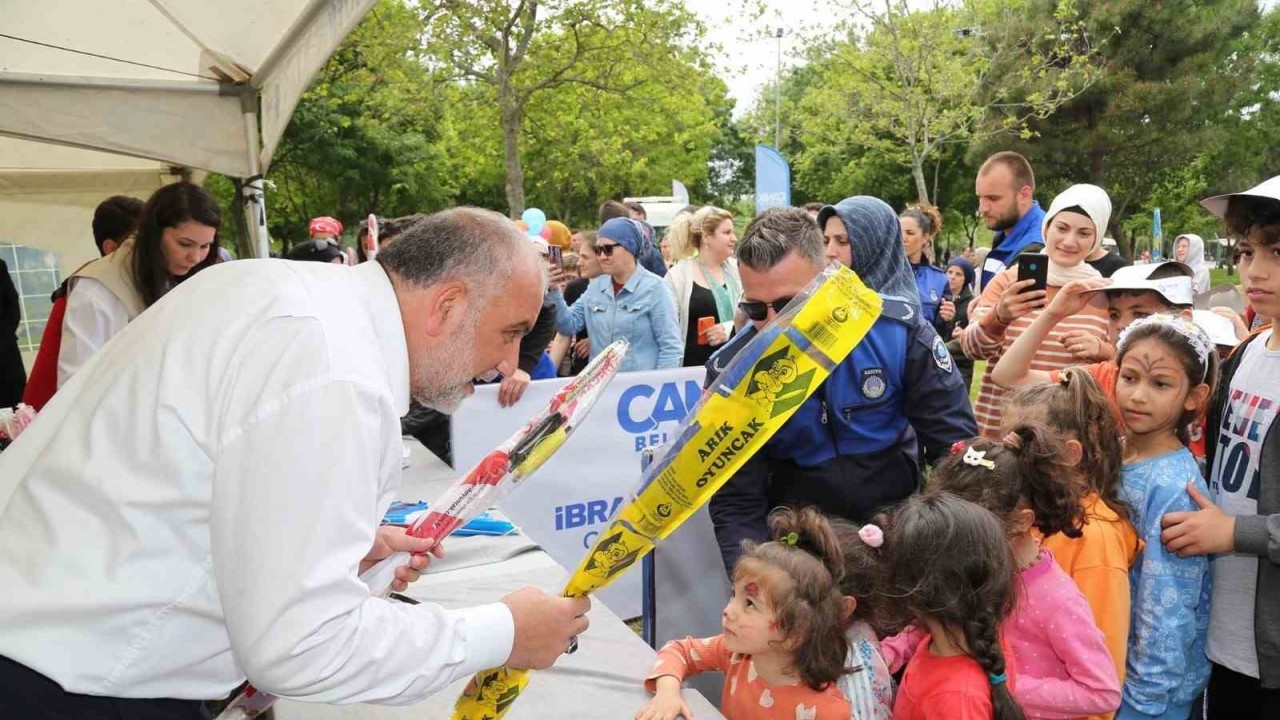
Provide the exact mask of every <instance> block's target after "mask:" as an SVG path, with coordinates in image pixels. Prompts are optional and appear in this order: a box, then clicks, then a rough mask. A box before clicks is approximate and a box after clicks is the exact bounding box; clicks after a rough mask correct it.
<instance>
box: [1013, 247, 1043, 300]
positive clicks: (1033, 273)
mask: <svg viewBox="0 0 1280 720" xmlns="http://www.w3.org/2000/svg"><path fill="white" fill-rule="evenodd" d="M1023 280H1035V284H1034V285H1032V286H1031V287H1029V288H1026V289H1025V290H1023V292H1030V291H1032V290H1044V289H1045V288H1047V287H1048V286H1049V256H1048V255H1045V254H1044V253H1023V254H1021V255H1019V256H1018V282H1022V281H1023Z"/></svg>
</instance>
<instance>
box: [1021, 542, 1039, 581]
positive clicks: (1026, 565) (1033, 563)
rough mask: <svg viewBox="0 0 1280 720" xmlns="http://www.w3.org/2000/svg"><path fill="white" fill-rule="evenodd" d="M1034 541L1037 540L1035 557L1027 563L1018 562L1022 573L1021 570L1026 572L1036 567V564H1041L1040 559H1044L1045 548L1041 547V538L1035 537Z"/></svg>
mask: <svg viewBox="0 0 1280 720" xmlns="http://www.w3.org/2000/svg"><path fill="white" fill-rule="evenodd" d="M1033 542H1035V544H1036V554H1035V557H1033V558H1031V561H1030V562H1026V563H1023V562H1019V563H1018V572H1020V573H1021V572H1026V571H1028V570H1030V569H1031V568H1033V567H1035V566H1036V565H1038V564H1040V561H1041V560H1042V559H1044V548H1042V547H1040V540H1039V538H1035V539H1033Z"/></svg>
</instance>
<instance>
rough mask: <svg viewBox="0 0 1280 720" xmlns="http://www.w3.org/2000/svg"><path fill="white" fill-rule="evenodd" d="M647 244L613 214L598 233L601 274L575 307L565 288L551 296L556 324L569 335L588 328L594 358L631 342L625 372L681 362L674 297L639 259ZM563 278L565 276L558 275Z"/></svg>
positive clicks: (631, 223)
mask: <svg viewBox="0 0 1280 720" xmlns="http://www.w3.org/2000/svg"><path fill="white" fill-rule="evenodd" d="M643 246H644V230H643V228H642V227H641V226H640V223H638V222H636V221H635V220H632V219H630V218H613V219H612V220H608V221H606V222H605V224H604V225H602V226H600V230H599V231H598V232H597V233H596V243H595V248H594V250H595V254H596V257H597V258H599V260H600V269H601V270H602V271H603V274H602V275H600V276H599V277H597V278H595V279H594V280H592V281H591V282H590V283H589V284H588V285H587V289H586V291H585V292H584V293H583V294H582V297H580V298H578V300H577V302H575V303H574V304H573V305H572V306H570V305H567V304H566V303H565V301H564V295H563V293H562V288H556V289H553V290H552V291H551V292H550V293H549V295H548V297H549V299H550V300H551V301H552V302H554V303H555V304H556V329H557V330H559V331H560V334H561V335H565V336H570V335H574V334H576V333H579V332H581V331H582V330H584V329H585V330H586V331H587V332H588V334H589V335H590V339H591V357H595V356H596V355H598V354H600V352H601V351H602V350H604V349H605V348H606V347H608V346H609V345H610V344H611V343H613V342H614V341H615V340H622V339H626V340H627V341H629V342H630V343H631V347H630V349H628V350H627V357H626V359H625V360H623V361H622V371H623V372H631V371H635V370H655V369H667V368H677V367H680V361H681V359H682V358H683V357H684V342H683V341H682V340H681V338H680V327H679V325H677V316H676V307H675V302H674V301H672V299H671V293H670V292H669V291H668V290H667V286H666V285H664V284H663V282H662V278H660V277H658V276H657V275H654V274H653V273H651V272H649V271H648V270H646V269H644V268H643V267H641V266H640V265H639V263H638V261H637V260H636V258H637V256H638V255H639V253H640V252H641V248H642V247H643ZM560 279H561V280H562V281H563V280H564V279H566V278H564V277H563V276H562V277H561V278H560Z"/></svg>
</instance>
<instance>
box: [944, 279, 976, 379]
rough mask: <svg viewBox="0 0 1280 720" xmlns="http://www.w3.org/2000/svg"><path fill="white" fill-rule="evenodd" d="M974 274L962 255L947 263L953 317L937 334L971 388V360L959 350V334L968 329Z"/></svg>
mask: <svg viewBox="0 0 1280 720" xmlns="http://www.w3.org/2000/svg"><path fill="white" fill-rule="evenodd" d="M975 275H976V273H975V271H974V269H973V265H972V264H971V263H970V262H969V261H968V260H967V259H965V257H964V256H963V255H962V256H960V257H956V258H952V259H951V262H949V263H947V285H948V288H949V293H950V296H951V297H952V298H953V302H954V303H955V309H956V310H955V317H954V318H952V320H951V321H949V322H947V323H945V324H944V325H943V326H942V327H941V328H940V329H939V330H938V334H939V335H941V336H942V339H943V340H946V341H947V350H948V352H950V353H951V357H953V358H955V361H956V367H957V368H959V369H960V374H961V375H962V376H964V386H965V387H966V388H970V387H973V358H970V357H968V356H967V355H965V354H964V350H962V349H961V348H960V333H961V332H962V331H963V330H964V329H965V328H967V327H969V303H971V302H973V281H974V277H975Z"/></svg>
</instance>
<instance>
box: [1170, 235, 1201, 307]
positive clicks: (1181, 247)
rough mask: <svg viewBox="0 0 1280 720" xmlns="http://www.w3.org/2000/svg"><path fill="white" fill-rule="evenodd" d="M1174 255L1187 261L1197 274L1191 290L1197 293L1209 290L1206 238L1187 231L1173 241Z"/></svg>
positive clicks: (1179, 259) (1182, 261) (1178, 259)
mask: <svg viewBox="0 0 1280 720" xmlns="http://www.w3.org/2000/svg"><path fill="white" fill-rule="evenodd" d="M1173 257H1174V259H1175V260H1177V261H1178V262H1181V263H1185V264H1186V265H1187V266H1188V267H1190V268H1191V269H1192V270H1193V271H1195V276H1194V277H1193V278H1192V279H1191V290H1192V292H1194V293H1195V294H1196V295H1204V294H1205V293H1207V292H1209V265H1208V263H1206V262H1205V261H1204V239H1203V238H1201V237H1200V236H1199V235H1194V234H1192V233H1185V234H1183V235H1179V236H1178V238H1177V239H1176V240H1174V241H1173Z"/></svg>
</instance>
